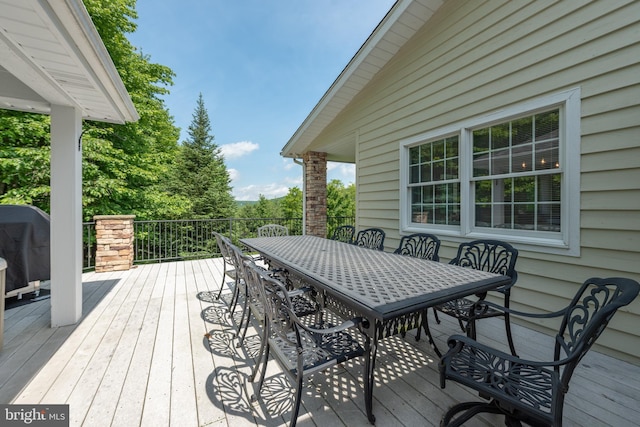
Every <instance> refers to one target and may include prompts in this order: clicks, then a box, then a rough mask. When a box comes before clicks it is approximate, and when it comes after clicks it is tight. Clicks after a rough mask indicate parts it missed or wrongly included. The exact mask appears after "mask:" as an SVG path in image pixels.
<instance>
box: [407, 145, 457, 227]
mask: <svg viewBox="0 0 640 427" xmlns="http://www.w3.org/2000/svg"><path fill="white" fill-rule="evenodd" d="M459 165H460V156H459V155H458V137H457V136H453V137H450V138H443V139H439V140H437V141H433V142H428V143H425V144H422V145H419V146H416V147H411V148H409V175H410V178H409V181H410V187H411V221H412V222H417V223H425V224H426V223H434V224H459V223H460V178H459V175H458V169H459Z"/></svg>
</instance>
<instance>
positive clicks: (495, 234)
mask: <svg viewBox="0 0 640 427" xmlns="http://www.w3.org/2000/svg"><path fill="white" fill-rule="evenodd" d="M579 104H580V91H579V89H573V90H571V91H567V92H563V93H560V94H557V95H555V96H550V97H547V98H546V99H541V100H537V101H534V102H531V103H527V104H523V105H521V106H518V107H514V108H511V109H508V110H504V111H501V112H500V113H495V114H491V115H487V116H486V117H479V118H472V119H469V120H468V121H465V122H461V123H458V124H456V125H453V126H450V127H447V128H443V129H438V130H435V131H433V132H429V133H428V134H424V135H420V136H417V137H414V138H411V139H408V140H405V141H402V142H401V144H400V150H401V153H400V154H401V156H400V158H401V170H402V174H403V176H402V178H401V185H402V189H401V193H402V196H401V219H402V220H401V231H403V232H407V233H409V232H418V231H426V230H428V231H429V232H432V233H439V234H444V235H449V236H460V237H462V238H464V239H469V238H499V239H502V240H508V241H511V242H514V243H521V244H523V245H525V246H527V248H528V249H531V250H538V251H540V250H544V251H549V248H551V251H550V252H551V253H554V252H555V253H563V254H569V255H578V254H579V238H578V233H579V161H580V159H579V156H580V150H579V141H580V135H579V129H580V128H579V120H580V105H579Z"/></svg>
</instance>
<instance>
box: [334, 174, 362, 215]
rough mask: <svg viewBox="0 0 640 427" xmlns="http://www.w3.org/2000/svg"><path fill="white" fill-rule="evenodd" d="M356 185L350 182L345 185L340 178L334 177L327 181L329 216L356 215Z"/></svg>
mask: <svg viewBox="0 0 640 427" xmlns="http://www.w3.org/2000/svg"><path fill="white" fill-rule="evenodd" d="M355 190H356V186H355V184H350V185H349V186H348V187H345V186H344V184H343V183H342V181H340V180H339V179H332V180H331V181H329V182H328V183H327V216H330V217H336V216H348V217H354V216H355V215H356V191H355Z"/></svg>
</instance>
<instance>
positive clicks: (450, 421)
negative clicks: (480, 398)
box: [440, 401, 504, 427]
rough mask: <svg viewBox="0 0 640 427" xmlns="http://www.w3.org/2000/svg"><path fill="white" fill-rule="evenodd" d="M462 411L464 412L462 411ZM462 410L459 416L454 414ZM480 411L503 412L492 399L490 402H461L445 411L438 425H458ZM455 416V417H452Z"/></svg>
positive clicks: (445, 426)
mask: <svg viewBox="0 0 640 427" xmlns="http://www.w3.org/2000/svg"><path fill="white" fill-rule="evenodd" d="M463 411H464V412H463ZM460 412H463V413H462V414H461V415H460V416H457V417H456V415H457V414H458V413H460ZM481 412H488V413H491V414H504V412H503V411H502V410H500V408H498V407H497V406H496V405H495V404H494V402H493V401H491V402H463V403H458V404H457V405H454V406H452V407H451V408H449V409H448V410H447V412H445V414H444V415H443V416H442V420H441V421H440V427H459V426H461V425H463V424H464V423H465V422H467V421H469V420H470V419H471V418H473V417H474V416H476V415H478V414H479V413H481ZM454 417H455V419H454Z"/></svg>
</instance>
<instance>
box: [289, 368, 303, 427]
mask: <svg viewBox="0 0 640 427" xmlns="http://www.w3.org/2000/svg"><path fill="white" fill-rule="evenodd" d="M300 400H302V374H298V383H297V385H296V397H295V401H294V402H293V411H292V412H291V422H290V423H289V427H295V426H296V423H297V422H298V412H299V411H300Z"/></svg>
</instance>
